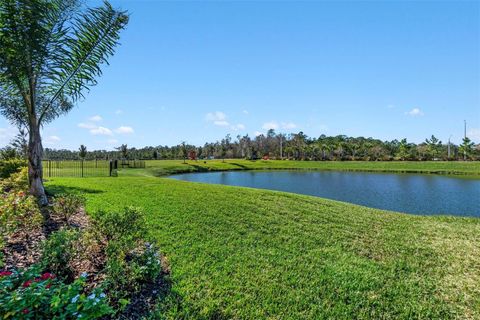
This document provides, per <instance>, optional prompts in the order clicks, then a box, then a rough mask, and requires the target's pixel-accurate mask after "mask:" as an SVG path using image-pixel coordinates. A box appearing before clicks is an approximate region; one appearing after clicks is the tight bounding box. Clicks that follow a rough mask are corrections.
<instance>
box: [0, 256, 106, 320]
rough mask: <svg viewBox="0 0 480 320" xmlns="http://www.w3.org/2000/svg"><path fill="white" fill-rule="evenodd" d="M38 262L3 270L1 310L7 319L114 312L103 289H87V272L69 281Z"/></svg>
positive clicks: (93, 315)
mask: <svg viewBox="0 0 480 320" xmlns="http://www.w3.org/2000/svg"><path fill="white" fill-rule="evenodd" d="M40 270H41V269H40V268H39V267H38V266H33V267H31V268H29V269H27V270H24V271H21V270H20V271H0V314H1V315H3V318H4V319H54V318H56V319H72V318H83V319H94V318H99V317H102V316H106V315H109V314H111V313H112V312H113V310H112V308H111V307H110V306H109V305H108V301H107V298H106V295H105V293H103V291H102V289H100V288H95V289H93V290H92V291H90V292H88V293H85V292H84V290H85V289H84V287H85V279H86V274H85V275H82V276H81V277H79V278H78V279H76V280H75V281H74V282H73V283H71V284H65V283H64V282H62V281H61V280H60V279H59V278H57V277H56V275H54V274H52V273H48V272H46V273H41V272H40Z"/></svg>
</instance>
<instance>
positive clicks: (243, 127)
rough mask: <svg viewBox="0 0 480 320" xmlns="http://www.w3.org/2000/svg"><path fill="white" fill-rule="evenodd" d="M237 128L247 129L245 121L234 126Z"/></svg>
mask: <svg viewBox="0 0 480 320" xmlns="http://www.w3.org/2000/svg"><path fill="white" fill-rule="evenodd" d="M233 127H234V128H235V129H236V130H245V125H244V124H243V123H239V124H237V125H235V126H233Z"/></svg>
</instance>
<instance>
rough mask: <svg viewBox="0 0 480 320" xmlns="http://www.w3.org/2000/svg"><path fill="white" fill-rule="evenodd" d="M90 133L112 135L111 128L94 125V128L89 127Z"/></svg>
mask: <svg viewBox="0 0 480 320" xmlns="http://www.w3.org/2000/svg"><path fill="white" fill-rule="evenodd" d="M90 133H91V134H93V135H104V136H113V132H112V130H110V129H108V128H105V127H96V128H93V129H90Z"/></svg>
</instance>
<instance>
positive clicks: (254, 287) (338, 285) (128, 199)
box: [48, 161, 480, 319]
mask: <svg viewBox="0 0 480 320" xmlns="http://www.w3.org/2000/svg"><path fill="white" fill-rule="evenodd" d="M258 163H261V162H258ZM268 163H269V165H270V164H271V163H272V162H268ZM286 163H288V162H286ZM154 164H156V163H149V164H147V165H148V166H149V167H150V168H147V169H146V171H144V172H143V173H144V174H150V173H151V171H150V172H147V171H148V170H150V169H151V168H155V167H154V166H153V165H154ZM207 164H208V162H207ZM240 164H242V165H243V164H244V162H241V163H240ZM435 164H436V163H432V164H431V165H435ZM209 165H211V166H216V167H221V168H223V167H224V166H235V164H232V163H227V164H223V163H221V161H218V162H217V161H215V162H213V161H212V162H211V164H209ZM439 165H440V166H441V165H444V166H445V165H448V164H444V163H443V164H439ZM183 166H190V165H183V164H181V161H172V162H170V163H169V164H168V165H165V163H162V165H161V166H156V167H160V168H159V170H160V169H161V170H172V169H171V168H175V167H177V168H178V167H180V168H183ZM165 168H167V169H165ZM133 171H135V172H136V173H140V172H141V170H132V171H129V172H130V173H131V172H133ZM163 172H165V171H163ZM125 173H126V171H125V172H123V173H122V174H125ZM157 173H158V172H157ZM48 190H49V191H50V192H59V191H76V192H84V193H85V195H86V196H87V198H88V202H87V210H88V211H89V212H94V211H97V210H116V209H121V208H123V207H124V206H127V205H134V206H139V207H142V208H143V209H144V211H145V212H146V214H147V216H148V221H149V229H150V232H151V234H152V235H153V236H154V237H155V238H156V239H158V241H159V242H160V245H161V247H162V249H163V252H164V253H165V254H166V256H167V258H168V260H169V262H170V266H171V272H172V274H171V280H172V283H173V286H172V292H171V293H170V294H168V295H167V296H166V297H165V298H164V299H162V300H161V301H159V302H158V309H159V312H158V314H156V315H155V316H157V317H160V316H162V317H166V318H172V319H176V318H193V319H198V318H200V319H201V318H217V319H218V318H237V319H263V318H271V319H319V318H320V319H322V318H334V319H378V318H382V319H412V318H423V319H439V318H443V319H446V318H458V319H465V318H471V319H474V318H479V317H480V294H479V291H478V290H479V289H478V281H479V277H480V254H479V253H480V220H478V219H475V218H460V217H445V216H438V217H422V216H415V215H407V214H400V213H393V212H387V211H381V210H376V209H369V208H365V207H361V206H356V205H351V204H346V203H341V202H336V201H331V200H324V199H320V198H316V197H309V196H303V195H296V194H289V193H282V192H274V191H266V190H255V189H248V188H239V187H229V186H220V185H206V184H199V183H191V182H183V181H177V180H173V179H165V178H155V177H140V176H137V177H127V176H124V177H122V176H121V177H118V178H83V179H81V178H54V179H52V180H51V181H50V182H49V183H48Z"/></svg>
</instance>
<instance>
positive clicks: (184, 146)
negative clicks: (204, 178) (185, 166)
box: [180, 141, 188, 163]
mask: <svg viewBox="0 0 480 320" xmlns="http://www.w3.org/2000/svg"><path fill="white" fill-rule="evenodd" d="M180 152H181V154H182V158H183V163H186V162H185V160H186V159H187V156H188V150H187V143H186V142H185V141H182V143H181V144H180Z"/></svg>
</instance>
